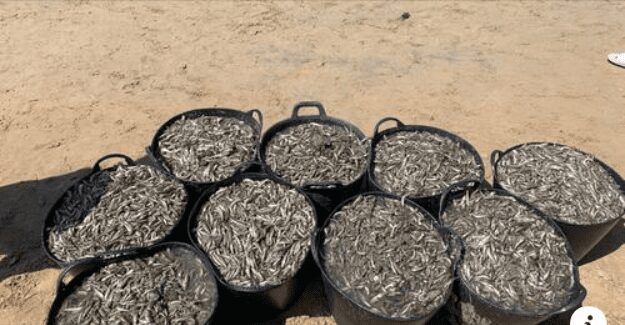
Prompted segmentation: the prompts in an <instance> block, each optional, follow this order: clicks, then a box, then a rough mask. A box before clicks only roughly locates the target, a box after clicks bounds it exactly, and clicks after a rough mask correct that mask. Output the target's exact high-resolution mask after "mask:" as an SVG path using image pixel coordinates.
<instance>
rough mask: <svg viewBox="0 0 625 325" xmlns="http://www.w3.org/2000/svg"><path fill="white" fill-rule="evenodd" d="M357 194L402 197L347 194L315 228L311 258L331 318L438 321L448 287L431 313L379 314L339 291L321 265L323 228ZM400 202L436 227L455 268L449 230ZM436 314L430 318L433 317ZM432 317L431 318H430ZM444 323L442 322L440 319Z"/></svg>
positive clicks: (381, 323)
mask: <svg viewBox="0 0 625 325" xmlns="http://www.w3.org/2000/svg"><path fill="white" fill-rule="evenodd" d="M360 195H363V196H364V195H375V196H380V197H385V198H391V199H395V200H400V201H401V200H402V198H401V197H398V196H396V195H393V194H388V193H383V192H365V193H362V194H358V195H356V196H353V197H350V198H348V199H347V200H345V201H343V202H342V203H341V204H339V205H338V206H337V207H336V208H335V209H334V210H333V211H332V213H331V214H330V216H329V217H328V218H327V219H326V220H325V221H324V223H323V225H322V226H321V227H319V228H318V229H317V230H316V231H315V234H314V236H313V238H312V245H311V246H312V247H311V251H312V256H313V258H314V260H315V264H316V265H317V268H318V269H319V270H320V271H321V279H322V281H323V288H324V293H325V297H326V303H327V305H328V308H329V309H330V312H331V314H332V316H333V317H334V320H335V321H336V323H337V324H350V325H351V324H353V325H361V324H375V325H396V324H402V325H421V324H438V323H439V322H441V319H439V318H440V317H439V316H441V314H443V313H442V312H441V311H442V310H441V309H442V308H443V307H444V306H445V302H446V301H447V300H449V296H450V295H451V293H452V288H450V289H449V291H448V292H447V294H446V299H445V302H444V303H443V304H441V305H440V306H438V307H437V308H436V309H434V310H433V311H432V312H431V313H429V314H428V315H425V316H420V317H413V318H401V319H397V318H391V317H387V316H385V315H380V314H378V313H374V312H372V311H370V310H368V309H367V308H366V307H365V306H363V305H361V304H360V303H358V302H357V301H355V300H354V299H353V298H352V297H350V296H349V295H347V294H346V293H344V292H342V291H341V290H340V289H339V287H338V285H337V284H336V283H335V281H334V280H333V279H332V278H331V277H330V276H329V274H328V273H327V272H326V270H325V267H324V260H323V256H322V254H321V251H322V247H323V243H324V240H325V228H326V226H327V225H328V224H329V222H330V221H331V220H332V217H333V216H334V214H335V213H336V212H338V211H339V210H340V209H341V208H342V207H343V206H345V205H347V204H349V203H351V202H352V201H354V200H355V199H356V198H357V197H358V196H360ZM403 202H404V204H406V205H408V206H410V207H413V208H416V209H418V210H419V211H421V212H423V214H424V215H425V216H427V217H429V218H430V219H431V221H432V223H433V225H434V226H435V227H436V229H437V230H438V232H439V233H440V235H441V237H442V238H443V239H444V240H445V241H446V242H447V243H448V245H449V249H448V253H449V255H450V257H451V258H452V268H454V269H455V266H456V264H457V262H458V259H459V256H458V255H457V254H456V252H457V251H460V249H461V248H460V247H458V245H459V244H460V243H459V242H458V239H457V238H456V237H455V235H454V234H453V233H452V232H451V231H449V229H447V228H444V227H441V226H440V224H439V223H438V222H437V221H436V219H435V218H434V217H432V215H431V214H430V213H429V212H428V211H427V210H425V209H424V208H423V207H421V206H420V205H418V204H416V203H415V202H412V201H410V200H407V199H404V200H403ZM435 316H437V317H436V318H434V319H433V317H435ZM430 320H432V321H430ZM443 324H446V322H443Z"/></svg>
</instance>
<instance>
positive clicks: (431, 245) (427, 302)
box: [321, 195, 453, 318]
mask: <svg viewBox="0 0 625 325" xmlns="http://www.w3.org/2000/svg"><path fill="white" fill-rule="evenodd" d="M324 231H325V235H326V238H325V241H324V243H323V247H322V249H321V253H322V257H323V267H324V269H325V270H326V271H327V273H328V275H329V277H330V278H331V279H332V280H333V281H334V282H335V283H336V284H337V285H338V287H339V288H340V290H341V291H342V292H343V293H345V294H346V295H348V296H350V297H351V298H352V299H354V300H355V301H356V302H358V303H359V304H361V305H363V306H365V307H366V308H367V309H368V310H370V311H372V312H374V313H377V314H380V315H384V316H386V317H393V318H411V317H418V316H423V315H427V314H428V313H430V312H432V311H434V309H435V308H437V307H439V306H441V305H442V304H443V303H444V302H445V300H446V298H447V293H448V292H449V290H450V286H451V284H452V282H453V274H452V261H451V259H450V258H449V255H448V253H447V245H446V243H445V242H444V241H443V238H442V237H441V235H440V234H439V233H438V231H437V230H436V228H435V227H434V224H433V222H432V221H431V220H429V219H428V217H427V216H426V215H425V214H423V213H422V212H421V211H419V210H418V209H416V208H413V207H411V206H408V205H404V204H402V201H401V200H397V199H391V198H387V197H382V196H377V195H364V196H359V197H357V198H356V199H355V200H354V201H352V202H350V203H348V204H347V205H345V206H343V207H342V208H341V209H340V210H339V211H338V212H337V213H335V214H334V215H333V216H332V219H331V221H330V222H329V224H328V225H327V226H326V228H325V230H324Z"/></svg>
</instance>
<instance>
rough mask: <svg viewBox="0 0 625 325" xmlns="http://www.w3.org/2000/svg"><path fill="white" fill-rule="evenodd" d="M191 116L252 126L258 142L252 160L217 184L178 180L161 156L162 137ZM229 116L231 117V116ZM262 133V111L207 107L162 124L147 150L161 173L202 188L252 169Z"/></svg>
mask: <svg viewBox="0 0 625 325" xmlns="http://www.w3.org/2000/svg"><path fill="white" fill-rule="evenodd" d="M254 114H257V116H258V118H255V117H254ZM189 115H197V116H198V117H199V116H221V117H230V118H234V119H237V120H239V121H242V122H243V123H245V124H246V125H248V126H250V127H251V128H252V130H253V131H254V133H255V136H256V141H255V143H254V148H253V149H254V154H253V155H252V157H251V159H249V160H247V161H245V162H242V163H241V164H240V165H239V166H238V167H237V169H236V170H235V171H234V172H233V173H232V174H230V175H229V176H226V177H224V178H222V179H219V180H217V181H215V182H199V181H189V180H184V179H181V178H178V177H177V176H176V175H175V174H174V172H173V171H172V168H171V166H169V164H168V163H167V162H166V161H165V159H164V158H163V156H162V155H161V150H160V137H161V135H162V134H163V132H165V131H166V130H167V129H168V128H169V126H171V125H172V124H173V123H174V122H176V121H178V120H179V119H181V118H183V117H187V116H189ZM229 115H231V116H229ZM248 119H249V120H248ZM250 121H253V123H250ZM254 123H255V124H254ZM262 133H263V115H262V113H261V111H260V110H258V109H256V108H253V109H250V110H248V111H244V110H239V109H235V108H226V107H217V106H215V107H205V108H194V109H190V110H187V111H184V112H181V113H178V114H176V115H174V116H173V117H171V118H169V119H168V120H167V121H165V122H164V123H163V124H161V125H160V126H159V127H158V129H157V130H156V132H155V133H154V135H153V136H152V141H151V142H150V145H149V146H148V147H147V148H146V153H147V154H148V155H149V156H150V158H151V159H152V160H153V161H154V163H155V164H156V166H157V167H158V168H159V169H161V171H163V172H165V173H166V174H168V175H169V176H171V177H174V178H176V179H177V180H178V181H180V182H182V183H183V184H185V185H189V186H193V187H202V186H207V185H212V184H215V183H219V182H223V181H226V180H228V179H229V178H230V177H232V176H234V175H236V174H237V172H238V171H240V170H245V169H247V168H248V167H250V165H253V164H254V162H255V160H256V157H257V155H258V149H259V146H260V139H261V136H262Z"/></svg>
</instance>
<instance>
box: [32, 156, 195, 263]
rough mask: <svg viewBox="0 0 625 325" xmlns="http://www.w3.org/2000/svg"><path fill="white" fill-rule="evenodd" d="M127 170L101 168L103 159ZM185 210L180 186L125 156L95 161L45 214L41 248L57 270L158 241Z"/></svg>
mask: <svg viewBox="0 0 625 325" xmlns="http://www.w3.org/2000/svg"><path fill="white" fill-rule="evenodd" d="M114 157H118V158H123V159H125V160H126V162H127V163H128V165H125V166H124V165H117V166H114V167H111V168H107V169H101V168H100V163H101V162H102V161H103V160H105V159H108V158H114ZM186 205H187V193H186V191H185V189H184V186H183V185H182V184H181V183H180V182H178V181H176V180H175V179H173V178H170V177H168V176H166V175H165V174H163V173H162V172H160V171H158V170H157V169H156V168H154V167H150V166H145V165H142V166H137V165H135V164H134V162H133V161H132V160H131V159H130V158H128V157H126V156H124V155H117V154H115V155H109V156H105V157H104V158H102V159H100V160H99V161H98V162H97V163H96V164H95V166H94V168H93V170H92V172H91V173H90V174H89V175H87V176H86V177H85V178H83V179H81V180H80V181H78V182H77V183H76V184H74V185H73V186H72V187H71V188H70V189H68V190H67V191H66V192H65V193H64V194H63V196H62V197H61V198H60V199H59V200H58V201H57V202H56V204H55V205H54V206H53V208H52V209H51V210H50V212H49V214H48V217H47V218H46V221H45V227H44V237H43V238H44V247H45V249H46V252H47V253H48V255H49V256H50V257H51V258H52V259H53V260H55V261H56V262H58V263H59V264H61V265H66V264H68V263H70V262H72V261H76V260H80V259H85V258H89V257H94V256H100V255H104V254H111V253H119V252H124V251H131V250H133V249H137V248H141V247H147V246H150V245H154V244H156V243H158V242H161V241H163V240H165V239H167V237H168V236H169V235H170V234H171V233H172V231H173V230H174V228H175V227H176V225H177V224H178V223H179V222H180V221H181V219H182V216H183V213H184V211H185V209H186Z"/></svg>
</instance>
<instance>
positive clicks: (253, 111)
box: [247, 108, 263, 132]
mask: <svg viewBox="0 0 625 325" xmlns="http://www.w3.org/2000/svg"><path fill="white" fill-rule="evenodd" d="M247 114H249V115H250V116H251V117H252V118H255V119H256V120H257V121H258V124H259V125H260V131H261V132H262V130H263V113H262V112H261V111H260V110H259V109H257V108H254V109H251V110H249V111H247ZM254 115H256V117H254Z"/></svg>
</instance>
